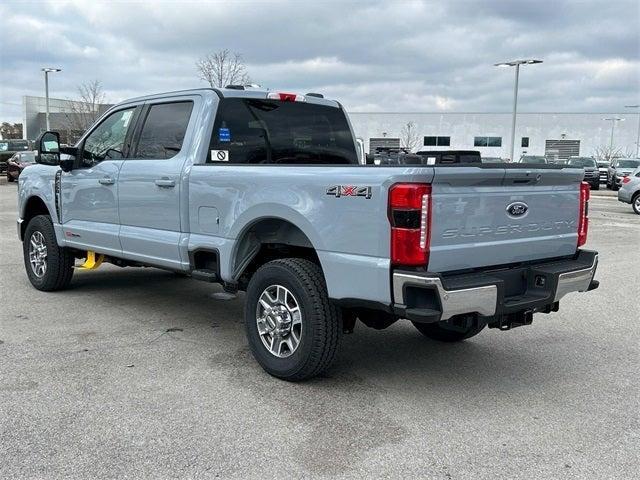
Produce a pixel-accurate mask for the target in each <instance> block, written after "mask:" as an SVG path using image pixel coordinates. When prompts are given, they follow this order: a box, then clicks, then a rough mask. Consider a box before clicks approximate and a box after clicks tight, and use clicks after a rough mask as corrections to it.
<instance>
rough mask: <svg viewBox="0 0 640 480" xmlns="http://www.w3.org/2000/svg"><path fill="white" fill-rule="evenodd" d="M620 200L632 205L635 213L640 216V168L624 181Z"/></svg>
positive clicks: (620, 191) (619, 194)
mask: <svg viewBox="0 0 640 480" xmlns="http://www.w3.org/2000/svg"><path fill="white" fill-rule="evenodd" d="M618 200H620V201H621V202H624V203H630V204H631V206H632V207H633V211H634V212H636V213H637V214H638V215H640V167H638V168H636V169H635V170H634V171H633V172H631V173H630V174H629V175H627V176H626V177H624V178H623V179H622V182H621V185H620V190H618Z"/></svg>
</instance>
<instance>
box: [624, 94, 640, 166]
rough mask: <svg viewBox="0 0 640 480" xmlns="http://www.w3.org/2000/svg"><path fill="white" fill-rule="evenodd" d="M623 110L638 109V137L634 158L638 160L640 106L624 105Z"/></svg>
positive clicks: (639, 156)
mask: <svg viewBox="0 0 640 480" xmlns="http://www.w3.org/2000/svg"><path fill="white" fill-rule="evenodd" d="M624 108H635V109H638V135H637V136H636V158H640V105H625V106H624Z"/></svg>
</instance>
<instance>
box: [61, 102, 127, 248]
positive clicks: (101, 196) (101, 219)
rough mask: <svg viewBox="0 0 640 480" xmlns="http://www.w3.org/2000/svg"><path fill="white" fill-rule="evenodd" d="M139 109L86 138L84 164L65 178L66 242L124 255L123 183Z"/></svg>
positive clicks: (122, 114)
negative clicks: (121, 236) (120, 215)
mask: <svg viewBox="0 0 640 480" xmlns="http://www.w3.org/2000/svg"><path fill="white" fill-rule="evenodd" d="M134 112H135V107H130V108H124V109H122V110H118V111H117V112H114V113H112V114H110V115H109V116H108V117H106V118H105V119H104V120H103V121H102V122H100V124H98V125H97V126H96V127H95V128H94V129H93V130H92V132H91V133H90V134H89V135H88V136H87V137H86V138H85V139H84V141H83V142H82V144H81V146H80V149H79V159H78V161H77V163H76V166H75V168H74V169H73V170H71V171H70V172H66V173H65V172H63V173H62V175H61V178H60V194H61V198H60V204H61V207H60V208H61V221H62V228H63V231H64V235H65V240H66V243H67V244H68V245H70V246H74V247H77V248H80V249H83V250H94V251H97V252H100V253H107V254H113V255H119V254H120V252H121V251H122V248H121V246H120V239H119V230H120V225H119V224H120V222H119V218H118V195H117V188H118V185H117V181H118V174H119V172H120V167H121V166H122V161H123V158H124V157H125V156H126V155H127V149H128V145H127V139H128V138H129V137H128V134H129V133H130V132H129V130H130V129H132V128H133V117H134Z"/></svg>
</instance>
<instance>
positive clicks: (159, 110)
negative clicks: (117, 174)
mask: <svg viewBox="0 0 640 480" xmlns="http://www.w3.org/2000/svg"><path fill="white" fill-rule="evenodd" d="M192 108H193V102H176V103H162V104H158V105H152V106H151V108H150V109H149V113H148V114H147V118H146V119H145V121H144V126H143V127H142V132H141V133H140V140H138V147H137V148H136V154H135V155H134V157H135V158H171V157H173V156H175V155H176V154H177V153H178V152H179V151H180V150H181V149H182V142H183V141H184V134H185V133H186V131H187V126H188V125H189V117H190V116H191V110H192Z"/></svg>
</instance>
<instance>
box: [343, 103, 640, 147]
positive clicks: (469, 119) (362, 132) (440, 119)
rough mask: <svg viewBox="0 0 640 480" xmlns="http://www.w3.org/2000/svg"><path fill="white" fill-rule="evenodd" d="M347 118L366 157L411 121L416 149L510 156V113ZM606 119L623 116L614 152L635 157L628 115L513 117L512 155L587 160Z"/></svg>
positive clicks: (398, 138)
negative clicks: (513, 151) (577, 157)
mask: <svg viewBox="0 0 640 480" xmlns="http://www.w3.org/2000/svg"><path fill="white" fill-rule="evenodd" d="M349 117H350V119H351V123H352V125H353V129H354V130H355V133H356V135H357V136H358V137H360V138H362V139H363V140H364V142H365V145H366V149H367V151H368V152H370V153H374V150H375V148H376V147H378V146H389V147H398V146H401V143H403V141H402V133H401V132H402V129H403V127H405V126H406V125H407V124H408V123H409V122H411V123H412V124H413V128H412V130H414V131H415V133H416V134H417V135H418V145H417V147H416V148H415V149H422V150H446V149H458V150H477V151H479V152H480V153H481V154H482V156H484V157H500V158H508V157H509V156H510V148H511V119H512V116H511V113H433V112H420V113H415V112H389V113H377V112H375V113H360V112H358V113H350V114H349ZM605 118H624V120H623V121H616V122H615V129H614V139H613V144H614V149H619V150H620V151H621V152H622V154H623V155H631V156H634V157H635V154H636V142H637V136H638V128H639V127H638V122H639V121H640V119H639V115H638V113H635V112H630V111H627V112H617V113H550V112H541V113H528V112H525V113H518V118H517V125H516V138H515V154H514V157H515V158H519V157H520V156H521V155H523V154H527V155H547V156H549V157H552V158H568V157H569V156H576V155H581V156H592V155H594V154H595V151H596V149H598V148H603V147H604V148H608V147H609V144H610V141H611V124H612V121H611V120H604V119H605ZM415 149H414V150H415Z"/></svg>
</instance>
